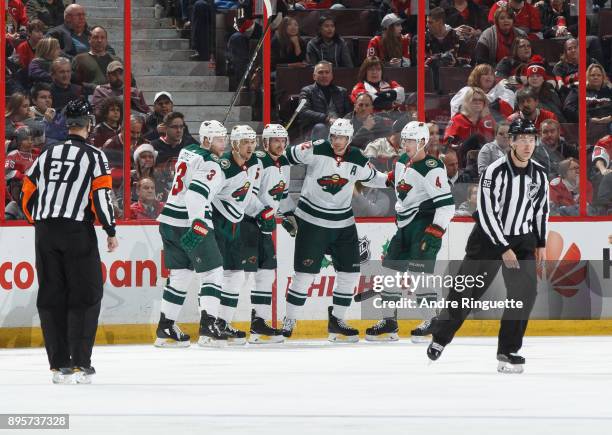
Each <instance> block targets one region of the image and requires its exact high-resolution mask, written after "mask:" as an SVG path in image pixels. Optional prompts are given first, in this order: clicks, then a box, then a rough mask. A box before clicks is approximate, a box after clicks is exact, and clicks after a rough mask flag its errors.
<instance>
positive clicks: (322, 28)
mask: <svg viewBox="0 0 612 435" xmlns="http://www.w3.org/2000/svg"><path fill="white" fill-rule="evenodd" d="M322 60H326V61H328V62H330V63H331V64H332V65H333V66H334V67H346V68H352V67H353V58H352V57H351V52H350V50H349V49H348V46H347V45H346V41H345V40H344V39H342V37H341V36H340V35H339V34H338V32H336V20H335V19H334V18H333V17H332V16H329V15H322V16H321V17H319V23H318V27H317V36H316V37H314V38H312V39H311V40H310V41H308V44H307V45H306V61H307V62H308V63H309V64H311V65H315V64H317V63H319V62H321V61H322Z"/></svg>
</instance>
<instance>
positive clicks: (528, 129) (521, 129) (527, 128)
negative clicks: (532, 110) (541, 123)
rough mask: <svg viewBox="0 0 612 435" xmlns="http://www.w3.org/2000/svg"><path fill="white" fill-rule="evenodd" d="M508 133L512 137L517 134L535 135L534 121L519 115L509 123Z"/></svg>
mask: <svg viewBox="0 0 612 435" xmlns="http://www.w3.org/2000/svg"><path fill="white" fill-rule="evenodd" d="M508 133H509V134H510V135H511V136H513V137H514V136H518V135H519V134H533V135H537V134H538V130H537V129H536V127H535V125H534V123H533V122H531V121H530V120H529V119H525V118H520V117H519V118H516V119H515V120H514V121H512V122H511V123H510V128H509V129H508Z"/></svg>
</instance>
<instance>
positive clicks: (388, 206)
mask: <svg viewBox="0 0 612 435" xmlns="http://www.w3.org/2000/svg"><path fill="white" fill-rule="evenodd" d="M395 201H396V198H395V192H394V191H393V189H372V188H369V187H364V186H363V185H360V184H359V183H358V184H356V185H355V188H354V189H353V200H352V201H351V208H352V209H353V213H354V214H355V216H358V217H385V216H393V215H394V206H395Z"/></svg>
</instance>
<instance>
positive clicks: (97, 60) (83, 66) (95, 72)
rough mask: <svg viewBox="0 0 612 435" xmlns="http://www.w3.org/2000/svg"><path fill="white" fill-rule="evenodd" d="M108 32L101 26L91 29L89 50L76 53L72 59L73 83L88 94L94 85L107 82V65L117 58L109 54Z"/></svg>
mask: <svg viewBox="0 0 612 435" xmlns="http://www.w3.org/2000/svg"><path fill="white" fill-rule="evenodd" d="M107 47H108V33H107V32H106V29H105V28H104V27H101V26H96V27H94V28H92V29H91V33H90V34H89V51H88V52H86V53H81V54H77V55H76V57H75V58H74V59H73V60H72V69H73V73H74V83H76V84H79V85H81V86H83V87H84V88H85V90H86V92H87V93H88V94H92V93H93V91H94V89H95V88H96V86H98V85H103V84H105V83H107V82H108V77H107V72H108V69H107V67H108V65H109V64H110V63H111V62H113V61H118V60H119V58H118V57H117V56H115V55H112V54H110V53H109V52H108V51H107V50H106V49H107Z"/></svg>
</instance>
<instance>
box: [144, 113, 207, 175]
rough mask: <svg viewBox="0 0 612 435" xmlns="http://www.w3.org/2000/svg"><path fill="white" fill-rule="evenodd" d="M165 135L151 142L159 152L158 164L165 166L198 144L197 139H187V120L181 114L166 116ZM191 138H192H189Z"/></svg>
mask: <svg viewBox="0 0 612 435" xmlns="http://www.w3.org/2000/svg"><path fill="white" fill-rule="evenodd" d="M163 122H164V125H165V130H166V131H165V133H164V136H162V137H160V138H159V139H155V140H153V141H151V145H153V148H155V150H156V151H157V152H158V155H157V164H158V165H160V164H163V163H166V162H168V161H169V160H172V159H174V160H176V159H177V158H178V155H179V153H180V152H181V150H182V149H183V148H185V147H186V146H188V145H191V144H194V143H197V142H196V141H195V139H193V138H191V140H189V139H188V138H185V136H184V135H183V131H184V130H185V118H184V116H183V114H182V113H180V112H170V113H168V114H167V115H166V116H164V121H163ZM189 137H191V136H189Z"/></svg>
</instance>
